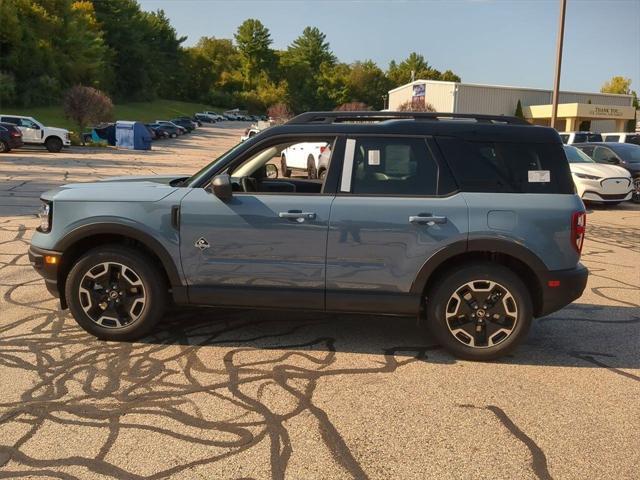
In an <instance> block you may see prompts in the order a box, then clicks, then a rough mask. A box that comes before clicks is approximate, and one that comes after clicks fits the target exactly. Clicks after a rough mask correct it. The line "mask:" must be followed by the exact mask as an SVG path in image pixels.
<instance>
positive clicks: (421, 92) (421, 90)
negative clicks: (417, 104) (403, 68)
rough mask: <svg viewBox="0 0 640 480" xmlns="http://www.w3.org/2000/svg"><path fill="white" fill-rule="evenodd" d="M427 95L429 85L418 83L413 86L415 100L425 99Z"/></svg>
mask: <svg viewBox="0 0 640 480" xmlns="http://www.w3.org/2000/svg"><path fill="white" fill-rule="evenodd" d="M426 93H427V85H426V84H424V83H418V84H416V85H414V86H413V98H416V97H424V96H425V94H426Z"/></svg>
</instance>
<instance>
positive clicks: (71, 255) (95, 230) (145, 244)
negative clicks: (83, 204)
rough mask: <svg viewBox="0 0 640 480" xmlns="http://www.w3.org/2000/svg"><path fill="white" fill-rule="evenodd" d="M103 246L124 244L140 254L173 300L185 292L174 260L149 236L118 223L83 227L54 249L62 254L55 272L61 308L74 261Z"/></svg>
mask: <svg viewBox="0 0 640 480" xmlns="http://www.w3.org/2000/svg"><path fill="white" fill-rule="evenodd" d="M106 244H123V245H128V246H133V247H134V248H137V249H139V250H141V251H143V252H144V253H146V254H147V255H148V256H149V257H150V258H151V259H152V260H154V261H156V262H157V264H158V265H160V266H161V271H162V273H163V274H164V276H165V280H166V282H167V285H168V286H169V287H170V288H171V289H172V290H173V295H174V298H175V297H176V295H179V293H178V292H182V291H183V290H184V288H182V287H183V282H182V279H181V276H180V272H179V270H178V267H177V266H176V264H175V262H174V261H173V258H172V257H171V255H170V254H169V252H168V251H167V249H166V248H165V247H164V246H163V245H162V244H161V243H160V242H159V241H158V240H156V239H155V238H153V237H152V236H151V235H149V234H148V233H145V232H143V231H141V230H138V229H136V228H134V227H131V226H127V225H122V224H117V223H101V224H99V225H85V226H83V227H79V228H77V229H75V230H73V231H72V232H71V233H69V234H68V235H66V236H65V237H63V238H62V239H61V240H60V241H59V242H58V243H57V244H56V245H55V247H54V249H55V250H56V251H59V252H62V258H61V261H60V268H59V269H58V291H59V293H60V301H61V303H62V306H63V308H66V299H65V296H64V292H65V284H66V280H67V276H68V274H69V271H70V270H71V268H72V266H73V264H74V263H75V261H76V260H77V259H78V258H79V257H80V256H81V255H82V254H84V253H85V252H86V251H87V250H90V249H91V248H95V247H96V246H99V245H106ZM178 300H180V299H178Z"/></svg>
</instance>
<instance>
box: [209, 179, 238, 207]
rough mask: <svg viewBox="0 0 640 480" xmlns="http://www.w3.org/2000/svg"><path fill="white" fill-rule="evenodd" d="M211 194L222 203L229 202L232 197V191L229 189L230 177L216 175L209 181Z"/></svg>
mask: <svg viewBox="0 0 640 480" xmlns="http://www.w3.org/2000/svg"><path fill="white" fill-rule="evenodd" d="M211 188H212V189H213V194H214V195H215V196H216V197H218V198H219V199H220V200H222V201H223V202H226V201H228V200H231V197H233V189H232V187H231V177H229V175H227V174H226V173H222V174H220V175H216V176H215V177H213V180H212V181H211Z"/></svg>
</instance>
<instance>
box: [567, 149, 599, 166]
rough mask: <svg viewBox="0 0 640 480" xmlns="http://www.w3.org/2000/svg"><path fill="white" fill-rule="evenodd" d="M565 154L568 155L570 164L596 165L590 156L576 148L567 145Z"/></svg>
mask: <svg viewBox="0 0 640 480" xmlns="http://www.w3.org/2000/svg"><path fill="white" fill-rule="evenodd" d="M564 153H565V154H566V155H567V160H569V163H596V162H595V161H593V159H591V157H589V155H587V154H586V153H584V152H583V151H582V150H580V149H578V148H576V147H571V146H569V145H565V147H564Z"/></svg>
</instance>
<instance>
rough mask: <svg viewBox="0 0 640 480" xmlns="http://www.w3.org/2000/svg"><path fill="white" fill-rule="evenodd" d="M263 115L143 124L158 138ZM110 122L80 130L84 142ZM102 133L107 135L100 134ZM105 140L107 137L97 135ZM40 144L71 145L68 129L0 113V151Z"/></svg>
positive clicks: (225, 115)
mask: <svg viewBox="0 0 640 480" xmlns="http://www.w3.org/2000/svg"><path fill="white" fill-rule="evenodd" d="M265 118H266V117H264V116H258V115H248V114H245V113H242V112H239V111H238V112H224V113H217V112H213V111H206V112H202V113H196V114H195V115H193V116H192V117H189V116H180V117H176V118H173V119H171V120H156V121H155V122H151V123H147V124H146V127H147V129H148V130H149V132H150V134H151V137H152V139H153V140H156V139H160V138H175V137H178V136H180V135H184V134H185V133H189V132H192V131H193V130H194V129H195V128H197V127H198V126H201V125H202V124H203V123H215V122H220V121H250V122H257V121H260V120H263V119H265ZM112 125H114V124H103V125H100V126H98V127H96V128H94V129H92V131H91V132H83V133H82V136H83V139H84V140H85V141H88V140H96V138H95V135H94V134H93V132H94V131H101V132H110V130H109V127H110V126H112ZM104 135H107V134H106V133H104ZM108 135H109V136H110V137H113V139H115V134H113V133H112V132H110V133H109V134H108ZM99 138H102V139H105V140H106V139H107V136H103V137H99ZM25 144H26V145H42V146H44V147H45V148H46V149H47V150H48V151H49V152H54V153H57V152H59V151H61V150H62V148H63V147H68V146H70V145H71V138H70V132H69V130H66V129H64V128H58V127H48V126H46V125H44V124H43V123H42V122H40V121H38V120H36V119H35V118H33V117H28V116H24V115H12V114H3V113H0V153H6V152H10V151H11V150H13V149H15V148H20V147H22V146H23V145H25Z"/></svg>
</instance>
